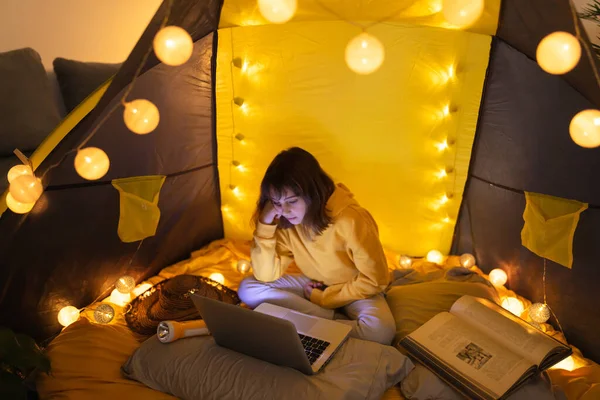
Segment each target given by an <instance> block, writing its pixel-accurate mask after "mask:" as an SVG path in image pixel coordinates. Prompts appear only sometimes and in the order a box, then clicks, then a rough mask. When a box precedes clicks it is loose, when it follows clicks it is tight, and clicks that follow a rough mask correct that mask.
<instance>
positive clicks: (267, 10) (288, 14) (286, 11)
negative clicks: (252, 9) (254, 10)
mask: <svg viewBox="0 0 600 400" xmlns="http://www.w3.org/2000/svg"><path fill="white" fill-rule="evenodd" d="M297 8H298V2H297V0H258V9H259V11H260V13H261V14H262V16H263V17H264V18H265V19H266V20H267V21H269V22H272V23H274V24H283V23H285V22H288V21H289V20H290V19H292V17H293V16H294V14H296V9H297Z"/></svg>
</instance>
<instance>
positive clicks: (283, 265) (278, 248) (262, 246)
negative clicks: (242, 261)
mask: <svg viewBox="0 0 600 400" xmlns="http://www.w3.org/2000/svg"><path fill="white" fill-rule="evenodd" d="M250 255H251V257H252V270H253V272H254V277H255V278H256V279H258V280H259V281H262V282H272V281H275V280H277V279H279V278H280V277H281V276H282V275H283V273H284V272H285V270H286V269H287V267H288V266H289V265H290V264H291V262H292V261H293V260H294V258H293V254H292V252H291V251H290V249H289V247H288V245H287V241H286V240H285V238H284V235H283V234H282V233H281V231H278V230H277V226H276V225H264V224H261V223H260V222H259V223H258V225H257V227H256V231H255V232H254V241H253V243H252V248H251V251H250Z"/></svg>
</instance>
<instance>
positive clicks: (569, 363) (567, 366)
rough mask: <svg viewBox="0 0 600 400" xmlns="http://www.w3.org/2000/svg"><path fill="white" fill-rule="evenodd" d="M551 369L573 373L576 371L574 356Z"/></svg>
mask: <svg viewBox="0 0 600 400" xmlns="http://www.w3.org/2000/svg"><path fill="white" fill-rule="evenodd" d="M550 369H564V370H567V371H573V370H574V369H575V360H574V359H573V356H569V357H567V358H565V359H564V360H562V361H560V362H558V363H556V364H554V365H553V366H551V367H550Z"/></svg>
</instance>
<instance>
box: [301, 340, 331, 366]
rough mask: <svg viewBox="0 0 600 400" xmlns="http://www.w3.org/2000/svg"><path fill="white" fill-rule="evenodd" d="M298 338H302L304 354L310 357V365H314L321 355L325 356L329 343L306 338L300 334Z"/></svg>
mask: <svg viewBox="0 0 600 400" xmlns="http://www.w3.org/2000/svg"><path fill="white" fill-rule="evenodd" d="M298 336H300V341H301V342H302V346H303V347H304V352H305V353H306V356H307V357H308V361H310V365H313V363H314V362H315V361H317V359H318V358H319V357H320V356H321V354H323V352H324V351H325V349H327V346H329V342H326V341H324V340H320V339H317V338H314V337H310V336H306V335H303V334H301V333H299V334H298Z"/></svg>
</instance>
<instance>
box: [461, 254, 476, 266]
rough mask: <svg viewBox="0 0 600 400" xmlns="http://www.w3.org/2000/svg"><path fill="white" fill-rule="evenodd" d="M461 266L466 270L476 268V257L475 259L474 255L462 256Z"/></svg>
mask: <svg viewBox="0 0 600 400" xmlns="http://www.w3.org/2000/svg"><path fill="white" fill-rule="evenodd" d="M460 265H462V266H463V267H465V268H471V267H472V266H474V265H475V257H473V254H469V253H465V254H463V255H462V256H460Z"/></svg>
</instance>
